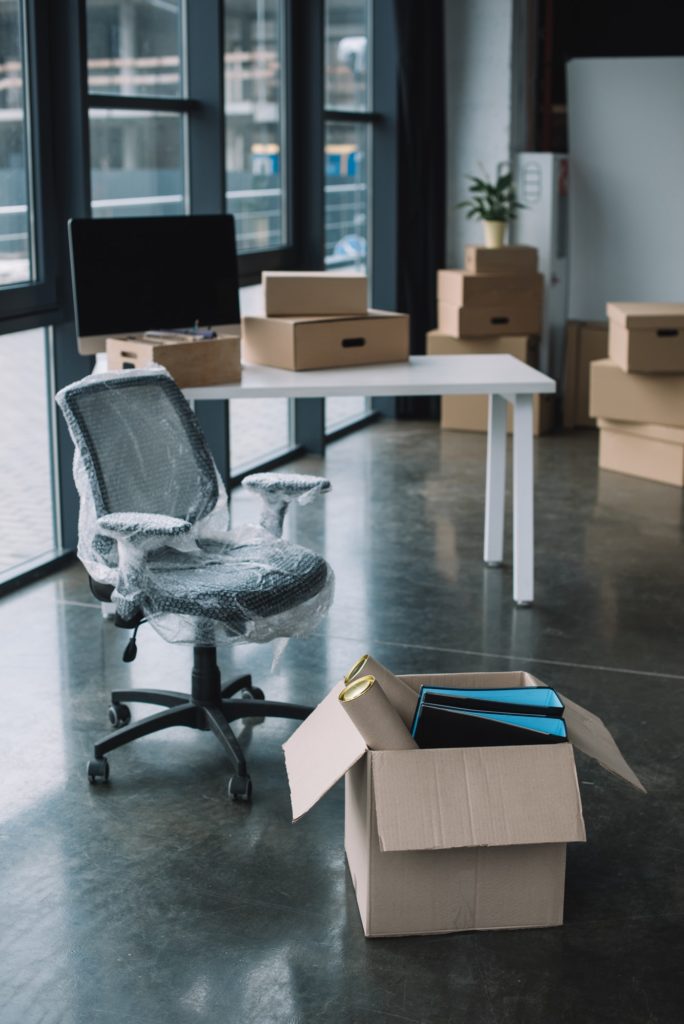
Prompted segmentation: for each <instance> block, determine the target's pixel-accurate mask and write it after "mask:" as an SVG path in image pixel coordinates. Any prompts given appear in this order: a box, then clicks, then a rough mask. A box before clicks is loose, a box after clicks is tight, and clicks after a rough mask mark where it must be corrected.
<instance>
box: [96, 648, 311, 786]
mask: <svg viewBox="0 0 684 1024" xmlns="http://www.w3.org/2000/svg"><path fill="white" fill-rule="evenodd" d="M237 693H247V694H248V695H249V699H241V698H236V697H235V694H237ZM127 702H136V703H143V704H155V705H161V706H162V707H163V708H165V710H164V711H159V712H157V714H156V715H150V716H149V717H148V718H143V719H142V720H141V721H139V722H133V723H131V721H130V717H131V715H130V711H129V710H128V707H127V706H126V705H127ZM312 710H313V709H312V708H310V707H307V706H306V705H303V704H286V703H284V702H281V701H272V700H265V699H264V696H263V693H262V691H261V690H259V689H257V688H256V687H254V686H253V685H252V677H251V676H248V675H247V676H240V678H239V679H236V680H234V681H233V682H231V683H228V684H227V685H225V686H223V687H222V686H221V676H220V673H219V669H218V665H217V663H216V648H215V647H196V648H195V649H194V666H193V672H192V692H191V693H190V694H187V693H176V692H174V691H171V690H147V689H144V690H142V689H141V690H114V691H113V692H112V703H111V707H110V709H109V720H110V722H111V723H112V725H114V726H115V727H116V732H114V733H111V734H110V735H109V736H106V737H104V738H103V739H101V740H98V742H97V743H95V746H94V757H93V759H92V760H91V761H89V762H88V779H89V781H90V782H91V783H95V782H107V781H108V779H109V763H108V761H107V758H106V757H105V755H106V754H108V753H109V751H111V750H116V748H117V747H122V746H124V745H125V744H126V743H131V742H132V741H133V740H137V739H140V737H141V736H149V735H151V734H152V733H154V732H160V731H161V730H162V729H170V728H172V727H174V726H177V725H184V726H186V727H187V728H190V729H202V730H204V731H205V732H206V731H211V732H213V734H214V736H215V737H216V739H217V740H218V741H219V743H220V744H221V746H222V747H223V750H224V751H225V752H226V753H227V754H228V757H229V759H230V761H231V764H232V767H233V770H234V774H233V775H231V776H230V777H229V780H228V792H229V794H230V796H232V797H233V799H236V800H237V799H242V800H249V799H250V797H251V791H252V784H251V780H250V778H249V774H248V772H247V765H246V762H245V756H244V754H243V752H242V748H241V746H240V743H239V742H238V739H237V737H236V735H235V733H234V732H233V730H232V729H231V726H230V723H231V722H234V721H235V720H236V719H239V718H253V719H258V720H260V721H263V719H264V718H294V719H296V720H297V721H302V720H303V719H305V718H306V717H307V715H309V714H310V713H311V711H312Z"/></svg>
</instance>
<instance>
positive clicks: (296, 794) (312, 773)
mask: <svg viewBox="0 0 684 1024" xmlns="http://www.w3.org/2000/svg"><path fill="white" fill-rule="evenodd" d="M343 686H344V683H343V682H340V683H337V684H336V685H335V686H334V687H333V688H332V690H331V691H330V693H329V694H328V696H327V697H326V698H325V699H324V700H322V701H321V703H320V704H319V705H318V707H316V708H314V710H313V711H312V712H311V714H310V715H309V717H308V718H305V719H304V721H303V722H302V724H301V725H300V726H299V728H298V729H297V730H296V731H295V732H293V734H292V735H291V736H290V738H289V740H287V742H286V743H283V750H284V751H285V767H286V768H287V780H288V783H289V785H290V799H291V800H292V820H293V821H297V819H298V818H301V817H302V815H303V814H306V812H307V811H310V810H311V808H312V807H313V806H314V804H316V803H318V801H319V800H320V799H321V797H322V796H323V795H324V794H325V793H327V792H328V790H329V789H330V788H331V787H332V786H334V785H335V783H336V782H337V781H338V780H339V779H341V778H342V776H343V775H344V774H345V772H346V771H348V770H349V769H350V768H351V767H352V765H353V764H356V762H357V761H358V760H359V759H360V758H362V757H363V755H364V754H365V753H366V744H365V742H364V740H363V738H362V737H361V735H360V733H359V732H358V731H357V729H356V726H355V725H354V724H353V722H352V720H351V718H350V717H349V715H348V714H347V713H346V711H345V710H344V708H343V707H342V705H341V704H340V702H339V700H338V699H337V698H338V694H339V693H340V691H341V690H342V688H343Z"/></svg>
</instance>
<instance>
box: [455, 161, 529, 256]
mask: <svg viewBox="0 0 684 1024" xmlns="http://www.w3.org/2000/svg"><path fill="white" fill-rule="evenodd" d="M468 180H469V181H470V185H469V186H468V191H469V192H470V196H469V198H468V199H464V200H463V202H462V203H458V205H457V207H456V208H457V209H461V208H463V209H465V210H466V217H468V219H469V220H473V219H474V220H481V221H483V222H484V230H485V246H486V247H487V248H488V249H500V248H501V246H502V245H503V240H504V234H505V231H506V225H507V224H508V222H509V221H511V220H515V218H516V216H517V211H518V210H524V209H525V207H524V205H523V204H522V203H519V202H518V201H517V199H516V198H515V185H514V184H513V175H512V174H511V173H510V171H507V172H506V173H505V174H499V175H498V177H497V179H496V181H495V182H491V181H489V179H488V178H487V177H484V178H477V177H475V176H474V175H472V174H469V175H468Z"/></svg>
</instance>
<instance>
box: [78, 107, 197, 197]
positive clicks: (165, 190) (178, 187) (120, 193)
mask: <svg viewBox="0 0 684 1024" xmlns="http://www.w3.org/2000/svg"><path fill="white" fill-rule="evenodd" d="M88 119H89V124H90V166H91V190H92V198H91V206H92V212H93V216H94V217H117V216H119V217H135V216H140V217H151V216H155V215H163V214H182V213H185V185H184V169H183V164H184V160H183V153H184V140H183V135H184V126H183V116H182V115H181V114H170V113H169V114H167V113H160V112H158V111H152V110H102V109H99V108H97V109H95V110H91V111H90V112H89V117H88Z"/></svg>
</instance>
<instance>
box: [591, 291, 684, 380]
mask: <svg viewBox="0 0 684 1024" xmlns="http://www.w3.org/2000/svg"><path fill="white" fill-rule="evenodd" d="M606 308H607V311H608V318H609V332H608V356H609V357H610V358H611V359H612V360H613V362H614V363H617V365H618V366H620V367H621V368H622V369H623V370H625V372H627V373H684V303H675V302H609V303H608V305H607V307H606Z"/></svg>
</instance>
